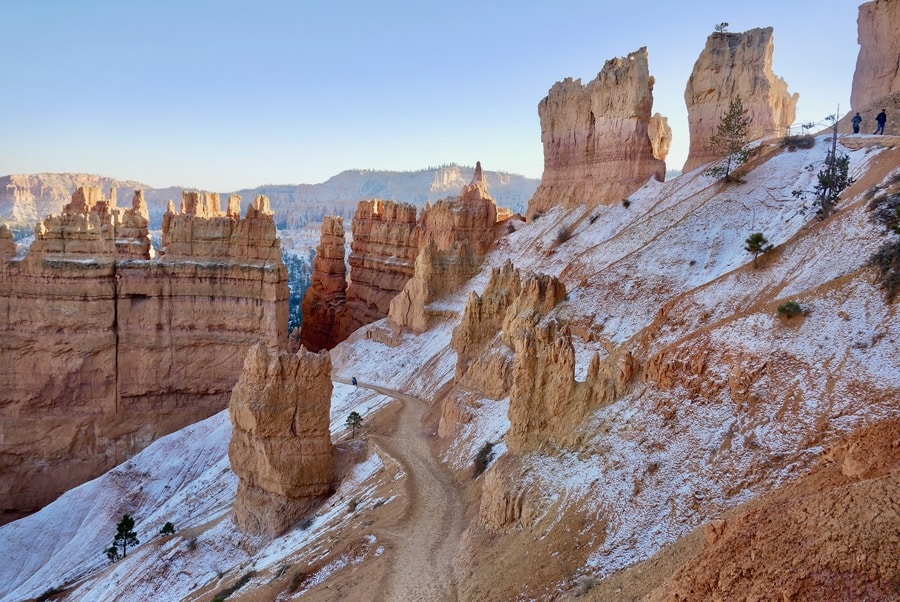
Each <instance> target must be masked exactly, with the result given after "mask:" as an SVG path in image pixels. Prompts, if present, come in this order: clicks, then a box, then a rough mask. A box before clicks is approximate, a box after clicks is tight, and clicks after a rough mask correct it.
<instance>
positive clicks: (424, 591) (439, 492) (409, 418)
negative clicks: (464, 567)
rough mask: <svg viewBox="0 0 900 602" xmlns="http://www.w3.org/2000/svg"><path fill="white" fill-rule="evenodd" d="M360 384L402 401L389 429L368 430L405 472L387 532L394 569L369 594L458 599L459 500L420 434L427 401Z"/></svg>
mask: <svg viewBox="0 0 900 602" xmlns="http://www.w3.org/2000/svg"><path fill="white" fill-rule="evenodd" d="M335 380H336V381H338V382H345V381H343V380H341V379H335ZM348 384H349V383H348ZM358 386H360V387H364V388H367V389H371V390H373V391H377V392H378V393H381V394H382V395H387V396H388V397H393V398H394V399H396V400H398V401H399V402H400V403H401V404H402V406H401V408H400V411H399V412H398V414H397V425H396V429H395V430H394V432H393V433H392V434H390V435H370V438H371V439H372V441H374V442H375V443H376V444H377V445H378V446H379V447H380V448H381V449H382V450H384V452H385V453H387V454H389V455H390V456H391V457H393V458H394V459H396V460H397V461H398V462H399V463H400V465H401V466H402V467H403V470H404V471H405V472H406V496H407V502H408V507H407V511H406V514H405V516H404V517H403V518H402V519H401V521H400V522H399V523H398V524H397V525H396V528H395V529H394V530H393V531H392V532H388V533H386V535H387V538H388V539H389V540H390V542H391V544H392V546H391V547H392V548H393V556H394V558H393V562H392V570H391V571H390V572H389V573H388V576H387V578H386V582H385V583H383V584H381V586H380V587H379V588H378V590H380V595H379V596H377V597H375V598H373V599H378V600H391V601H395V600H396V601H406V600H409V601H413V600H415V601H417V602H419V601H422V602H425V601H427V602H432V601H443V600H456V599H457V595H456V582H455V578H454V574H453V558H454V556H455V555H456V552H457V550H458V549H459V543H460V539H461V537H462V532H463V528H464V526H465V523H464V515H463V503H462V499H461V497H460V494H459V492H458V491H457V489H456V486H455V485H454V484H453V481H452V480H451V478H450V475H449V474H447V472H446V471H445V470H444V468H443V467H442V466H441V465H440V464H438V462H437V461H436V460H435V458H434V456H433V455H432V454H431V450H430V449H429V447H428V441H427V439H426V437H425V435H424V433H422V418H423V417H424V415H425V411H426V410H427V409H428V404H427V403H426V402H424V401H422V400H421V399H417V398H415V397H412V396H411V395H406V394H404V393H401V392H399V391H394V390H393V389H387V388H384V387H380V386H378V385H373V384H370V383H363V382H358ZM374 588H375V586H374V584H373V589H374Z"/></svg>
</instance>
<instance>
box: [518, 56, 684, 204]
mask: <svg viewBox="0 0 900 602" xmlns="http://www.w3.org/2000/svg"><path fill="white" fill-rule="evenodd" d="M653 84H654V79H653V77H651V76H650V70H649V66H648V61H647V49H646V48H641V49H640V50H638V51H636V52H632V53H631V54H629V55H628V56H627V57H625V58H615V59H611V60H609V61H607V62H606V64H605V65H604V66H603V69H602V70H601V71H600V73H599V74H598V75H597V78H596V79H595V80H593V81H591V82H589V83H588V84H587V85H585V86H583V85H582V84H581V80H573V79H572V78H566V79H565V80H563V81H562V82H557V83H556V84H554V85H553V87H552V88H550V92H549V93H548V94H547V97H546V98H544V99H543V100H542V101H541V102H540V103H539V104H538V114H539V115H540V119H541V140H542V142H543V144H544V175H543V177H542V178H541V184H540V186H539V187H538V189H537V191H536V192H535V194H534V197H533V198H532V199H531V202H530V203H529V204H528V214H527V215H528V217H529V219H530V218H531V217H533V216H534V215H536V214H539V213H542V212H544V211H546V210H547V209H549V208H550V207H553V206H556V205H562V206H564V207H575V206H577V205H580V204H587V205H588V206H589V207H595V206H597V205H608V204H612V203H618V202H620V201H621V200H622V199H623V198H624V197H627V196H628V195H629V194H631V193H632V192H634V191H635V190H637V189H638V188H640V187H641V186H642V185H643V184H644V183H646V182H647V180H649V179H650V178H656V179H657V180H659V181H662V180H663V179H664V178H665V171H666V165H665V162H664V161H663V160H662V159H665V154H666V152H667V144H665V143H663V141H664V140H665V139H666V138H667V137H668V138H669V139H671V131H668V132H667V130H666V127H664V126H663V124H664V121H663V120H662V119H660V118H656V119H655V120H654V119H653V118H651V114H652V109H653ZM651 123H652V124H653V125H652V128H653V134H652V140H655V141H656V144H655V145H654V144H653V143H652V142H651V133H650V131H651Z"/></svg>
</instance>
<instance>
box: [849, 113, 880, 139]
mask: <svg viewBox="0 0 900 602" xmlns="http://www.w3.org/2000/svg"><path fill="white" fill-rule="evenodd" d="M850 122H851V123H852V124H853V133H854V134H858V133H859V124H860V123H862V117H860V116H859V113H858V112H857V113H856V115H854V116H853V119H851V120H850ZM875 123H877V124H878V127H876V128H875V131H874V132H872V134H873V135H874V134H881V135H884V124H885V123H887V109H881V113H879V114H878V116H877V117H875Z"/></svg>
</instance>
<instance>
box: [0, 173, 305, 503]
mask: <svg viewBox="0 0 900 602" xmlns="http://www.w3.org/2000/svg"><path fill="white" fill-rule="evenodd" d="M190 196H191V195H190V193H186V195H185V199H184V201H183V202H184V204H185V206H186V210H185V211H184V212H179V213H175V212H174V211H172V212H170V213H169V214H168V215H167V225H166V229H165V230H164V232H163V238H164V240H165V241H167V246H165V247H163V248H162V249H161V253H160V257H159V258H155V259H154V258H151V251H150V245H149V237H148V236H147V217H146V205H145V204H144V203H143V197H142V195H140V194H136V195H135V197H134V199H133V201H132V208H131V209H122V208H119V207H117V206H116V201H115V197H114V195H112V194H111V195H110V197H109V198H105V197H103V195H102V193H101V192H100V190H99V189H80V190H79V191H76V193H75V195H73V199H72V203H70V204H69V205H68V206H67V207H66V209H65V212H64V213H63V214H62V215H56V216H50V217H48V218H46V219H45V220H44V221H43V222H42V223H41V224H40V225H39V226H38V227H37V228H36V232H35V241H34V243H33V244H32V246H31V249H30V250H29V252H28V254H27V255H26V257H25V258H24V259H21V260H15V259H13V260H4V261H2V262H0V315H2V316H4V319H3V321H2V322H0V341H2V345H0V418H2V420H0V500H2V508H0V512H2V517H3V520H10V519H14V518H16V517H18V516H21V515H23V514H26V513H29V512H32V511H34V510H36V509H38V508H40V507H41V506H43V505H44V504H46V503H47V502H49V501H51V500H53V499H54V498H55V497H56V496H58V495H59V494H60V493H62V492H63V491H66V490H67V489H70V488H71V487H73V486H75V485H77V484H79V483H81V482H83V481H85V480H87V479H90V478H93V477H95V476H97V475H99V474H101V473H102V472H105V471H106V470H108V469H109V468H111V467H113V466H115V465H116V464H118V463H119V462H121V461H123V460H124V459H127V458H128V457H130V456H131V455H133V454H134V453H136V452H137V451H139V450H141V449H143V448H144V447H145V446H146V445H148V444H149V443H150V442H152V441H153V440H155V439H157V438H158V437H160V436H162V435H165V434H167V433H169V432H172V431H174V430H177V429H179V428H181V427H183V426H185V425H187V424H190V423H192V422H194V421H196V420H199V419H202V418H205V417H207V416H210V415H211V414H213V413H215V412H217V411H219V410H222V409H224V408H225V407H226V405H227V402H228V397H229V394H230V392H231V389H232V387H233V385H234V383H235V382H236V380H237V375H238V373H239V371H240V367H241V366H242V364H243V360H244V356H245V355H246V352H247V349H248V348H249V347H250V345H252V344H254V343H256V342H258V341H264V342H265V344H266V345H267V346H268V347H270V348H273V349H274V348H277V347H278V346H279V345H280V344H281V341H282V340H283V339H284V338H285V335H286V330H287V313H288V307H287V299H288V290H287V273H286V269H285V267H284V264H283V262H282V261H281V251H280V245H279V242H278V239H277V237H276V236H275V223H274V220H273V218H272V214H271V212H269V211H267V210H266V208H265V200H264V199H258V200H257V202H256V203H255V204H254V207H252V208H251V210H248V216H247V218H245V219H240V218H239V217H236V216H231V217H227V216H225V215H224V214H223V216H220V217H202V216H201V215H198V214H197V210H196V209H194V212H193V213H190V212H188V209H191V208H192V207H193V206H192V205H191V202H190ZM207 210H209V209H208V208H207Z"/></svg>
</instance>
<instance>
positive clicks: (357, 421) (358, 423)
mask: <svg viewBox="0 0 900 602" xmlns="http://www.w3.org/2000/svg"><path fill="white" fill-rule="evenodd" d="M346 425H347V426H349V427H350V429H351V430H352V431H353V438H356V430H357V429H359V428H360V427H362V425H363V417H362V416H360V415H359V412H350V415H349V416H347V422H346Z"/></svg>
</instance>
